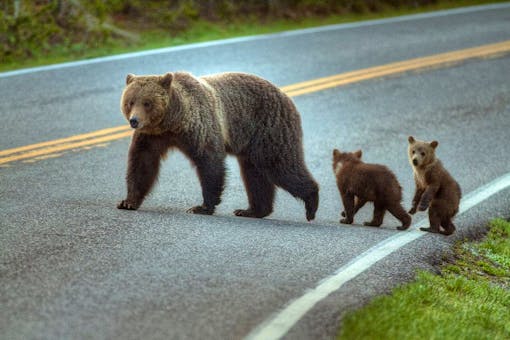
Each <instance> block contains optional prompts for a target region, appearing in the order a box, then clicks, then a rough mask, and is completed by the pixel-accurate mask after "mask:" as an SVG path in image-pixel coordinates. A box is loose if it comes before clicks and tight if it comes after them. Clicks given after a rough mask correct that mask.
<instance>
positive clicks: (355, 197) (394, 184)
mask: <svg viewBox="0 0 510 340" xmlns="http://www.w3.org/2000/svg"><path fill="white" fill-rule="evenodd" d="M333 171H334V172H335V175H336V183H337V185H338V190H339V191H340V195H341V196H342V202H343V205H344V209H345V211H344V212H342V216H344V217H345V218H343V219H341V220H340V223H345V224H351V223H352V222H353V219H354V215H355V214H356V213H357V212H358V210H359V209H361V208H362V207H363V206H364V205H365V203H366V202H374V216H373V218H372V221H370V222H365V223H364V225H366V226H374V227H379V226H380V225H381V224H382V222H383V219H384V213H385V212H386V210H388V211H389V212H390V213H391V214H392V215H393V216H395V217H396V218H398V219H399V220H400V221H401V222H402V226H400V227H397V229H399V230H405V229H407V228H409V226H410V225H411V216H409V215H408V214H407V213H406V211H405V210H404V208H402V205H401V204H400V201H402V188H401V187H400V184H399V183H398V180H397V178H396V177H395V175H394V174H393V172H391V170H390V169H388V168H387V167H385V166H384V165H379V164H367V163H363V161H362V160H361V150H358V151H356V152H354V153H350V152H340V151H338V150H337V149H335V150H333Z"/></svg>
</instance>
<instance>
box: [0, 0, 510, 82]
mask: <svg viewBox="0 0 510 340" xmlns="http://www.w3.org/2000/svg"><path fill="white" fill-rule="evenodd" d="M504 8H510V2H506V3H498V4H489V5H481V6H470V7H461V8H456V9H449V10H443V11H435V12H427V13H422V14H412V15H403V16H398V17H393V18H386V19H377V20H367V21H361V22H354V23H347V24H336V25H326V26H319V27H312V28H305V29H298V30H291V31H282V32H278V33H269V34H261V35H254V36H245V37H237V38H230V39H222V40H213V41H207V42H201V43H193V44H187V45H180V46H172V47H163V48H158V49H152V50H145V51H139V52H130V53H123V54H116V55H112V56H107V57H98V58H91V59H84V60H78V61H71V62H66V63H60V64H53V65H47V66H39V67H31V68H25V69H20V70H14V71H7V72H0V78H7V77H13V76H18V75H23V74H29V73H35V72H43V71H52V70H57V69H62V68H68V67H76V66H83V65H90V64H97V63H104V62H109V61H118V60H125V59H131V58H136V57H144V56H151V55H157V54H163V53H171V52H176V51H183V50H191V49H197V48H204V47H210V46H220V45H228V44H235V43H241V42H250V41H257V40H263V39H271V38H277V37H287V36H294V35H300V34H311V33H319V32H326V31H332V30H342V29H350V28H357V27H365V26H373V25H382V24H388V23H395V22H403V21H410V20H417V19H427V18H435V17H442V16H447V15H456V14H465V13H472V12H477V11H486V10H495V9H504Z"/></svg>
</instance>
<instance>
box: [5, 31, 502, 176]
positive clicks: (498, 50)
mask: <svg viewBox="0 0 510 340" xmlns="http://www.w3.org/2000/svg"><path fill="white" fill-rule="evenodd" d="M508 52H510V40H508V41H503V42H500V43H496V44H490V45H483V46H479V47H474V48H468V49H464V50H458V51H454V52H448V53H441V54H436V55H432V56H428V57H423V58H416V59H410V60H406V61H400V62H395V63H390V64H386V65H381V66H376V67H370V68H365V69H361V70H357V71H352V72H346V73H341V74H338V75H334V76H330V77H324V78H318V79H314V80H310V81H305V82H301V83H297V84H293V85H288V86H284V87H282V88H281V90H282V91H284V92H285V93H286V94H287V95H289V96H291V97H296V96H300V95H304V94H307V93H312V92H317V91H322V90H325V89H329V88H333V87H338V86H343V85H348V84H352V83H357V82H361V81H364V80H369V79H374V78H380V77H384V76H388V75H392V74H398V73H403V72H409V71H416V70H420V69H426V68H438V67H445V66H449V65H451V64H455V63H459V62H462V61H465V60H467V59H473V58H489V57H496V56H499V55H504V54H506V53H508ZM131 135H132V131H131V130H130V128H129V126H127V125H126V126H124V125H123V126H118V127H113V128H109V129H103V130H98V131H95V132H90V133H85V134H80V135H75V136H71V137H67V138H62V139H55V140H52V141H47V142H43V143H37V144H31V145H26V146H22V147H18V148H14V149H7V150H3V151H0V166H1V165H2V164H6V163H11V162H15V161H21V160H33V159H39V158H48V157H53V156H58V155H59V154H60V153H63V152H65V151H68V150H74V149H82V148H86V147H92V146H97V145H101V144H104V143H108V142H111V141H114V140H117V139H122V138H126V137H129V136H131Z"/></svg>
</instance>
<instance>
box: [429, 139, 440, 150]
mask: <svg viewBox="0 0 510 340" xmlns="http://www.w3.org/2000/svg"><path fill="white" fill-rule="evenodd" d="M438 145H439V142H438V141H437V140H435V141H432V142H431V143H430V146H431V147H432V148H433V149H435V148H437V146H438Z"/></svg>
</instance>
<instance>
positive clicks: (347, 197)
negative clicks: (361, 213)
mask: <svg viewBox="0 0 510 340" xmlns="http://www.w3.org/2000/svg"><path fill="white" fill-rule="evenodd" d="M341 196H342V203H343V204H344V211H345V218H342V219H341V220H340V223H343V224H352V222H353V220H354V195H353V194H349V193H343V192H342V193H341Z"/></svg>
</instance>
